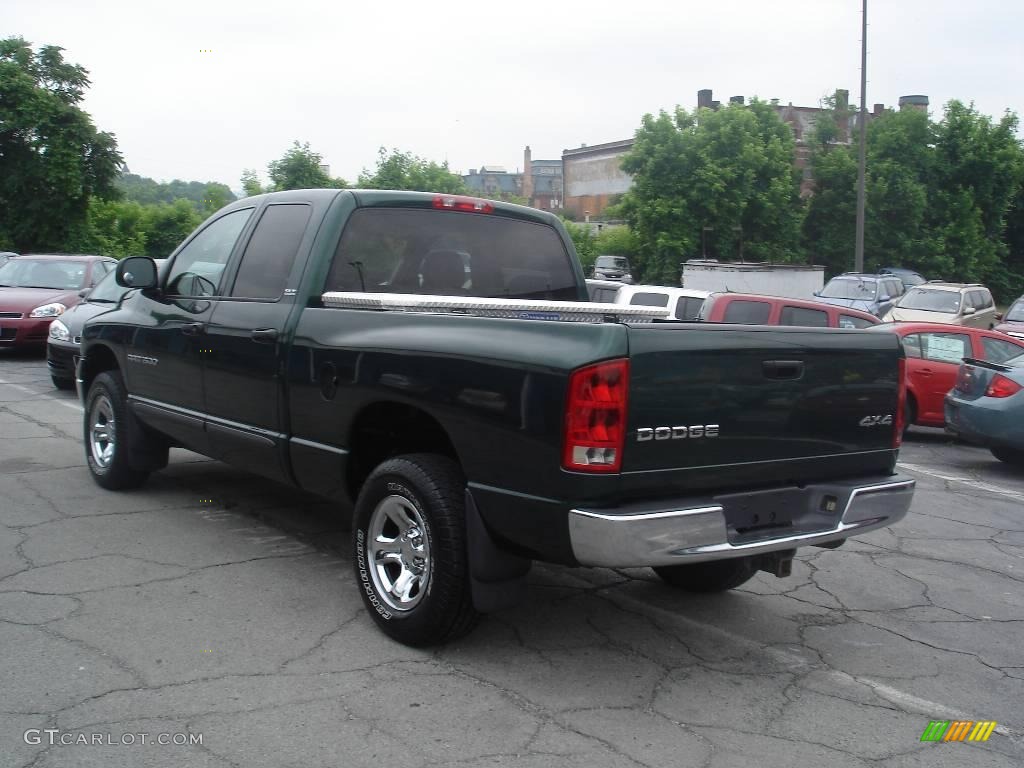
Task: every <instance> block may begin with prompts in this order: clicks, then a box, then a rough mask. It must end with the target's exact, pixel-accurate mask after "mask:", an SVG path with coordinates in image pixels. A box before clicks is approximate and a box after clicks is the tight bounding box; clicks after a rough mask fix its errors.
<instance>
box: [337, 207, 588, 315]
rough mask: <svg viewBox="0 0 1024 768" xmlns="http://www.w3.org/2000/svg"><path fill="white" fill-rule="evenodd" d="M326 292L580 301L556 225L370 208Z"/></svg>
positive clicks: (347, 235)
mask: <svg viewBox="0 0 1024 768" xmlns="http://www.w3.org/2000/svg"><path fill="white" fill-rule="evenodd" d="M324 290H325V291H357V292H372V293H418V294H434V295H442V296H480V297H485V298H510V299H538V300H540V299H544V300H552V301H576V300H579V299H580V298H581V297H580V295H579V287H578V283H577V277H576V273H575V271H574V270H573V267H572V261H571V260H570V257H569V253H568V251H567V250H566V247H565V245H564V244H563V242H562V239H561V237H560V236H559V234H558V232H557V230H555V229H554V228H553V227H550V226H547V225H544V224H537V223H533V222H529V221H521V220H516V219H507V218H504V217H500V216H490V215H485V214H475V213H462V212H451V211H434V210H418V209H409V208H364V209H361V210H357V211H356V212H355V213H353V214H352V217H351V218H350V219H349V222H348V224H347V225H346V226H345V231H344V232H343V233H342V236H341V241H340V242H339V243H338V249H337V252H336V253H335V256H334V261H333V262H332V265H331V270H330V273H329V274H328V276H327V281H326V283H325V286H324Z"/></svg>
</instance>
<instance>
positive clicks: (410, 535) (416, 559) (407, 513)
mask: <svg viewBox="0 0 1024 768" xmlns="http://www.w3.org/2000/svg"><path fill="white" fill-rule="evenodd" d="M367 539H368V544H369V547H368V549H369V553H368V554H369V560H370V563H369V565H370V569H369V570H370V575H371V577H372V578H373V586H374V587H376V589H377V593H378V594H379V595H380V596H381V598H382V599H383V600H384V602H386V603H387V604H388V606H389V607H390V608H393V609H394V610H396V611H409V610H412V609H413V608H415V607H416V605H417V604H418V603H419V602H420V600H421V599H422V598H423V595H424V594H425V593H426V589H427V584H428V583H429V582H430V571H431V567H432V562H431V558H430V540H429V539H428V538H427V529H426V526H425V525H424V523H423V518H421V517H420V513H419V511H418V510H417V509H416V507H415V506H413V504H412V502H410V501H409V500H408V499H407V498H405V497H404V496H386V497H385V498H383V499H382V500H381V502H380V503H379V504H378V505H377V508H376V509H374V510H373V514H372V515H371V516H370V524H369V525H368V526H367Z"/></svg>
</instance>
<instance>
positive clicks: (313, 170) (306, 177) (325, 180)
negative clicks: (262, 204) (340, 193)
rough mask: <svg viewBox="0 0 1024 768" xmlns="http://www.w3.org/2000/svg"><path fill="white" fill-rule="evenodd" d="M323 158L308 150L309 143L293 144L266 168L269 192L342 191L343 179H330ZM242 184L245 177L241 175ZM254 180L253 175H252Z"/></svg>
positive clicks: (343, 186) (344, 185)
mask: <svg viewBox="0 0 1024 768" xmlns="http://www.w3.org/2000/svg"><path fill="white" fill-rule="evenodd" d="M322 163H323V158H322V157H321V156H320V155H318V154H317V153H316V152H314V151H313V150H311V149H310V148H309V143H308V142H307V143H305V144H300V143H299V142H297V141H296V142H294V144H293V145H292V148H291V149H289V150H288V151H287V152H285V153H284V155H283V156H282V157H281V159H279V160H274V161H273V162H271V163H270V164H269V165H268V166H267V174H268V175H269V176H270V182H271V190H268V191H274V192H281V191H282V190H286V189H323V188H337V189H344V188H345V187H346V186H347V185H346V184H345V181H344V179H334V178H331V177H330V176H329V175H328V174H327V173H326V172H325V171H324V169H323V168H321V167H320V166H321V164H322ZM242 178H243V184H244V183H245V181H246V177H245V175H244V174H243V177H242ZM253 178H255V174H254V175H253Z"/></svg>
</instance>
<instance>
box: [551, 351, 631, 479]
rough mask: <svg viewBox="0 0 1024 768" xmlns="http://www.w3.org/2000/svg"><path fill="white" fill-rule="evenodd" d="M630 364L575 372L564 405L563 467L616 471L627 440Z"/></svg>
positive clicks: (616, 362) (623, 362)
mask: <svg viewBox="0 0 1024 768" xmlns="http://www.w3.org/2000/svg"><path fill="white" fill-rule="evenodd" d="M628 389H629V361H628V360H612V361H610V362H607V363H599V364H598V365H591V366H588V367H586V368H580V369H579V370H578V371H574V372H573V373H572V375H570V377H569V396H568V399H567V401H566V406H565V443H564V448H563V450H562V467H563V468H565V469H570V470H573V471H577V472H618V471H619V468H620V467H621V466H622V445H623V443H624V441H625V439H626V394H627V391H628Z"/></svg>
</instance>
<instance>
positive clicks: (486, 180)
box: [462, 147, 562, 211]
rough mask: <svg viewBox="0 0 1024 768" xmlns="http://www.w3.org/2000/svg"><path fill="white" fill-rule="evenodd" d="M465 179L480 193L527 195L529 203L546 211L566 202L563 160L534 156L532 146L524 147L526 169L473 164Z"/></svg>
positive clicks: (472, 189) (499, 195) (463, 178)
mask: <svg viewBox="0 0 1024 768" xmlns="http://www.w3.org/2000/svg"><path fill="white" fill-rule="evenodd" d="M462 180H463V181H464V182H466V186H467V187H468V188H469V190H470V192H473V193H475V194H478V195H483V196H491V197H503V196H507V195H515V196H516V197H525V198H526V200H527V203H526V204H527V205H530V206H532V207H534V208H540V209H542V210H545V211H550V210H553V209H557V208H560V207H561V205H562V161H561V160H534V159H533V157H532V153H531V152H530V148H529V147H526V149H525V150H524V151H523V170H522V171H519V170H516V171H515V172H514V173H510V172H509V171H507V170H506V169H505V168H504V167H502V166H500V165H484V166H481V167H480V169H479V170H478V169H476V168H471V169H470V170H469V173H467V174H465V175H464V176H463V177H462Z"/></svg>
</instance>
